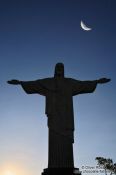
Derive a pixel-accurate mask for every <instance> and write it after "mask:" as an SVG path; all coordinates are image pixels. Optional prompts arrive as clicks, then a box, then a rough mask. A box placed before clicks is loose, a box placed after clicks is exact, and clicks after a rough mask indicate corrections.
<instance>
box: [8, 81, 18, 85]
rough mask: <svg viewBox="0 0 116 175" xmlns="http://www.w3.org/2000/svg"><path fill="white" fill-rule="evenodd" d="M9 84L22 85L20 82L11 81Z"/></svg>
mask: <svg viewBox="0 0 116 175" xmlns="http://www.w3.org/2000/svg"><path fill="white" fill-rule="evenodd" d="M7 83H8V84H13V85H18V84H21V83H20V81H19V80H10V81H7Z"/></svg>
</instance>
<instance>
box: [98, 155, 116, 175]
mask: <svg viewBox="0 0 116 175" xmlns="http://www.w3.org/2000/svg"><path fill="white" fill-rule="evenodd" d="M95 160H97V162H98V165H99V166H100V167H102V168H103V169H104V170H105V175H107V171H108V172H109V173H110V175H112V174H116V163H113V160H112V159H109V158H108V159H106V158H104V157H96V158H95Z"/></svg>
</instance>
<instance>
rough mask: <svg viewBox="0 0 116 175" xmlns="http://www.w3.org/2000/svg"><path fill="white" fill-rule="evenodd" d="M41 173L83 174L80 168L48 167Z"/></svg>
mask: <svg viewBox="0 0 116 175" xmlns="http://www.w3.org/2000/svg"><path fill="white" fill-rule="evenodd" d="M41 175H81V171H79V168H46V169H44V172H43V173H42V174H41Z"/></svg>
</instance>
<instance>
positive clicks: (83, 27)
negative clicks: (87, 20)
mask: <svg viewBox="0 0 116 175" xmlns="http://www.w3.org/2000/svg"><path fill="white" fill-rule="evenodd" d="M80 25H81V28H82V29H83V30H85V31H90V30H92V28H90V27H87V26H86V25H85V24H84V23H83V21H81V23H80Z"/></svg>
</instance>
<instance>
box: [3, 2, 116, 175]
mask: <svg viewBox="0 0 116 175" xmlns="http://www.w3.org/2000/svg"><path fill="white" fill-rule="evenodd" d="M81 20H83V21H84V22H85V24H86V25H88V26H89V27H92V28H93V30H92V31H89V32H86V31H83V30H82V29H81V28H80V21H81ZM115 20H116V1H115V0H102V1H101V0H94V1H93V0H28V1H26V0H10V1H9V0H4V1H0V175H40V174H41V172H42V171H43V169H44V168H46V167H47V145H48V143H47V142H48V138H47V136H48V133H47V132H48V129H47V118H46V116H45V99H44V97H42V96H40V95H27V94H26V93H25V92H24V91H23V90H22V88H21V87H20V86H11V85H8V84H7V83H6V81H7V80H10V79H19V80H36V79H39V78H46V77H52V76H53V74H54V66H55V64H56V63H57V62H63V63H64V65H65V76H67V77H72V78H75V79H78V80H95V79H99V78H102V77H107V78H111V79H112V81H111V82H110V83H108V84H104V85H98V86H97V88H96V91H95V92H94V93H93V94H85V95H79V96H76V97H74V114H75V143H74V159H75V166H77V167H79V168H80V169H82V166H86V165H88V166H93V165H96V162H95V157H97V156H103V157H106V158H112V159H113V160H114V162H116V135H115V133H116V78H115V75H116V52H115V51H116V49H115V47H116V34H115V32H116V22H115ZM84 174H86V173H84ZM89 174H90V173H89Z"/></svg>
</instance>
